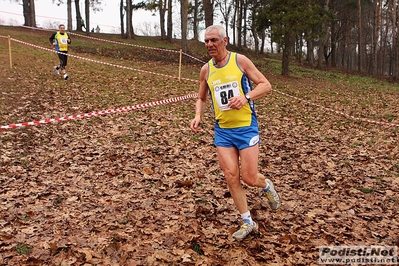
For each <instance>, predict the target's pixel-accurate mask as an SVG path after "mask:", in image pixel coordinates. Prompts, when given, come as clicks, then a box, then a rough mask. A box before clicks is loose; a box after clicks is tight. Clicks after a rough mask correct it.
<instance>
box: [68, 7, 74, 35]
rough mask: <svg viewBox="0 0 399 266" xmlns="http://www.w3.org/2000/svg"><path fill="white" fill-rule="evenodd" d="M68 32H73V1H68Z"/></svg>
mask: <svg viewBox="0 0 399 266" xmlns="http://www.w3.org/2000/svg"><path fill="white" fill-rule="evenodd" d="M67 16H68V25H67V29H68V31H72V28H73V26H72V0H67Z"/></svg>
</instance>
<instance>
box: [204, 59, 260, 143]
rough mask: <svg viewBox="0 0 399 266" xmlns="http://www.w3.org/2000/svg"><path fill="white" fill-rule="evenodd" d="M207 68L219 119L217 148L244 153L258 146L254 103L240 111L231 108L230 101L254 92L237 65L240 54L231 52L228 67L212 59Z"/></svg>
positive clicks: (213, 103) (208, 81)
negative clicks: (245, 149) (245, 150)
mask: <svg viewBox="0 0 399 266" xmlns="http://www.w3.org/2000/svg"><path fill="white" fill-rule="evenodd" d="M208 68H209V69H208V78H207V83H208V87H209V92H210V95H211V98H212V106H213V110H214V112H215V119H216V122H215V140H214V143H215V146H222V147H233V146H235V147H236V148H238V149H239V150H241V149H244V148H247V147H250V146H253V145H255V144H257V143H258V142H259V132H258V122H257V118H256V114H255V106H254V103H253V101H249V102H248V104H246V105H244V106H243V107H242V108H241V109H239V110H237V109H232V108H230V107H228V103H229V99H230V98H231V97H234V96H240V95H245V94H247V93H248V92H250V91H251V90H252V85H251V82H250V80H249V79H248V77H247V76H246V75H245V73H243V71H242V70H241V69H240V67H239V66H238V64H237V54H236V53H233V52H230V53H229V54H228V56H227V63H226V64H225V65H223V66H220V67H219V66H217V65H216V64H215V61H214V59H211V60H210V61H209V62H208Z"/></svg>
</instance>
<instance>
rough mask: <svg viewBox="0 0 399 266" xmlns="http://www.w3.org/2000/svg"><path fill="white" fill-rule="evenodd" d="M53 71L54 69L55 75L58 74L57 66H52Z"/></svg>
mask: <svg viewBox="0 0 399 266" xmlns="http://www.w3.org/2000/svg"><path fill="white" fill-rule="evenodd" d="M54 71H55V74H57V75H59V74H60V71H59V70H58V67H57V66H55V67H54Z"/></svg>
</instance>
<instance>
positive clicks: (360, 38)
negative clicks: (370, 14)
mask: <svg viewBox="0 0 399 266" xmlns="http://www.w3.org/2000/svg"><path fill="white" fill-rule="evenodd" d="M357 2H358V13H357V30H358V33H357V36H358V38H357V46H358V51H357V52H358V54H357V58H358V59H357V60H358V61H357V71H359V72H362V51H363V35H362V1H361V0H357Z"/></svg>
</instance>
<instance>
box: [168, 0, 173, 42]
mask: <svg viewBox="0 0 399 266" xmlns="http://www.w3.org/2000/svg"><path fill="white" fill-rule="evenodd" d="M172 6H173V5H172V0H168V22H167V24H168V26H167V28H168V41H169V42H172V36H173V21H172Z"/></svg>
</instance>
